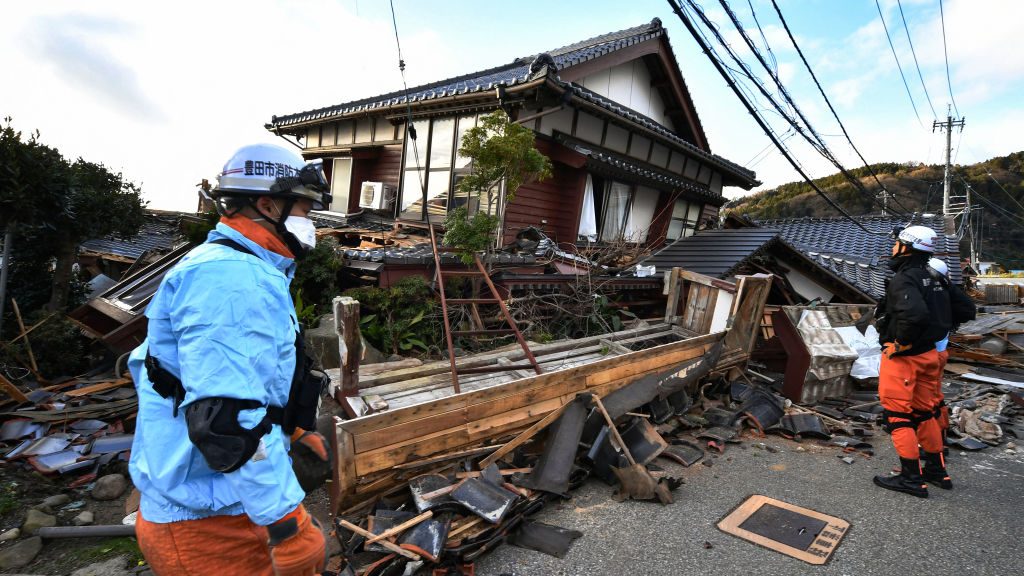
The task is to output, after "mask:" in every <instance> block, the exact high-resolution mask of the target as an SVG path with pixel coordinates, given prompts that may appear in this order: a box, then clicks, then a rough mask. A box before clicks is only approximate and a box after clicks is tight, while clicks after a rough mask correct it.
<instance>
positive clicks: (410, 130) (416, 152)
mask: <svg viewBox="0 0 1024 576" xmlns="http://www.w3.org/2000/svg"><path fill="white" fill-rule="evenodd" d="M388 3H389V4H390V5H391V24H392V26H393V27H394V29H395V45H396V46H397V47H398V71H399V72H400V73H401V74H402V89H403V90H404V91H405V114H406V120H405V126H406V129H405V130H406V133H407V134H408V135H409V138H410V139H411V140H412V141H413V142H412V155H413V160H414V161H415V163H416V176H417V177H418V178H419V182H420V191H421V194H422V198H423V213H424V220H426V217H425V216H426V211H427V183H426V181H425V180H424V179H423V173H424V172H425V170H421V169H420V147H419V145H418V143H417V142H416V127H415V126H413V124H412V100H411V99H410V98H409V84H408V83H407V82H406V80H405V59H404V58H402V41H401V40H399V38H398V19H397V18H396V17H395V0H388ZM407 145H408V144H407ZM402 172H403V176H404V173H405V172H406V171H405V170H402ZM399 203H401V202H399ZM399 208H401V205H399ZM400 212H401V210H399V213H400ZM428 223H429V222H428Z"/></svg>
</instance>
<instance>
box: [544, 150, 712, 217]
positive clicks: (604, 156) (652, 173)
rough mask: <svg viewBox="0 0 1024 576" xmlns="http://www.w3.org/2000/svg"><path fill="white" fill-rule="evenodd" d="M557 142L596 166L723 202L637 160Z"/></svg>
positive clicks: (606, 151) (698, 187)
mask: <svg viewBox="0 0 1024 576" xmlns="http://www.w3.org/2000/svg"><path fill="white" fill-rule="evenodd" d="M559 141H560V142H561V143H562V144H563V145H565V146H566V147H567V148H569V149H570V150H574V151H576V152H578V153H580V154H582V155H584V156H586V157H588V158H590V159H591V160H592V161H594V162H596V163H598V164H603V165H606V166H609V167H611V168H613V169H615V170H619V171H622V172H626V173H628V174H633V175H635V176H639V177H641V178H646V179H648V180H651V181H654V182H661V183H663V184H668V185H669V186H672V187H673V188H681V189H684V190H689V191H691V192H695V193H696V194H698V195H700V196H703V197H705V198H707V199H708V200H709V201H711V202H712V203H716V204H720V203H722V202H724V201H725V199H724V198H722V196H720V195H717V194H714V193H713V192H711V189H710V188H708V187H707V186H703V185H701V184H697V183H695V182H693V181H692V180H687V179H686V178H683V177H682V176H677V175H675V174H672V173H671V172H666V171H660V170H657V171H656V170H651V169H649V168H645V167H643V166H641V165H640V164H639V163H638V162H637V160H634V159H632V158H629V157H626V156H621V155H619V154H615V153H614V152H610V151H608V150H595V148H596V147H595V146H592V145H589V144H585V143H582V142H577V141H573V140H570V139H567V138H560V139H559Z"/></svg>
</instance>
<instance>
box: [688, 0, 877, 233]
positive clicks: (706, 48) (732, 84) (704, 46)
mask: <svg viewBox="0 0 1024 576" xmlns="http://www.w3.org/2000/svg"><path fill="white" fill-rule="evenodd" d="M688 1H689V3H690V6H691V9H693V10H694V11H696V12H698V13H699V10H697V9H696V7H694V5H693V2H692V0H688ZM668 4H669V6H671V7H672V11H673V12H675V14H676V16H678V17H679V19H680V20H682V22H683V25H684V26H686V29H687V30H688V31H689V32H690V35H691V36H693V39H694V40H695V41H696V42H697V44H699V45H700V48H701V50H702V51H703V52H704V53H705V54H707V55H708V59H709V60H711V63H712V64H713V65H714V66H715V69H716V70H717V71H718V73H719V74H720V75H721V76H722V79H724V80H725V82H726V83H727V84H728V85H729V88H731V89H732V91H733V93H735V94H736V97H737V98H739V100H740V103H742V104H743V106H744V108H746V109H747V112H748V113H750V115H751V116H753V117H754V120H755V121H756V122H757V124H758V126H760V127H761V130H763V131H764V133H765V134H766V135H767V136H768V138H769V139H771V141H772V143H773V144H775V147H776V148H778V149H779V152H781V153H782V155H783V156H784V157H785V158H786V160H787V161H789V163H790V165H792V166H793V168H794V169H795V170H796V171H797V172H798V173H799V174H800V176H802V177H803V179H804V180H806V181H807V183H808V184H809V185H810V186H811V188H812V189H814V191H815V192H816V193H817V194H818V195H819V196H821V197H822V198H823V199H824V200H825V202H827V203H828V204H829V206H831V207H832V208H834V209H835V210H836V211H837V212H839V213H840V214H841V215H842V216H843V217H845V218H846V219H847V220H849V221H850V222H852V223H853V224H854V225H856V226H857V227H858V228H860V229H861V230H863V231H864V232H867V233H868V234H873V235H879V236H887V235H888V233H887V232H874V231H872V230H869V229H868V228H867V227H865V226H864V224H862V223H861V222H860V221H859V220H857V219H855V218H854V217H853V216H851V215H850V214H849V213H847V212H846V210H844V209H843V208H842V206H840V205H839V204H837V203H836V202H835V200H833V199H832V198H829V196H828V195H827V194H825V192H824V191H822V190H821V188H819V187H818V185H817V184H815V183H814V181H813V180H811V178H810V177H809V176H808V175H807V174H806V173H805V172H804V171H803V169H802V168H801V167H800V165H799V164H798V163H797V162H796V160H795V159H794V158H793V156H792V155H790V153H789V150H787V149H786V147H785V146H783V145H782V143H781V142H779V140H778V139H777V138H776V137H775V133H774V132H773V131H772V129H771V127H769V126H768V125H767V124H766V123H765V121H764V119H763V118H761V116H760V115H758V113H757V111H756V110H755V109H754V107H753V106H752V105H751V104H750V102H749V101H748V100H747V99H746V98H745V97H744V96H743V93H742V91H740V89H739V88H737V86H736V81H735V79H734V78H733V77H732V76H730V75H729V73H728V72H726V70H725V68H724V67H723V65H722V63H721V62H720V61H719V57H718V55H717V53H716V52H715V50H714V49H713V48H712V47H711V46H710V45H709V44H708V43H707V41H706V40H705V39H704V37H703V35H702V34H701V33H700V32H699V31H698V30H697V28H696V27H695V25H694V23H693V22H692V21H691V20H690V17H689V16H687V15H686V13H685V12H684V10H683V7H682V6H681V5H680V4H679V2H678V0H668Z"/></svg>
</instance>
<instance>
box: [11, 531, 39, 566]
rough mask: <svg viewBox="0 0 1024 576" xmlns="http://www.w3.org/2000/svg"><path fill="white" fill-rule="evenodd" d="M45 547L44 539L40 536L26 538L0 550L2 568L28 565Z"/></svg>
mask: <svg viewBox="0 0 1024 576" xmlns="http://www.w3.org/2000/svg"><path fill="white" fill-rule="evenodd" d="M42 549H43V539H42V538H40V537H39V536H33V537H32V538H26V539H25V540H22V541H21V542H16V543H15V544H12V545H10V546H7V547H6V548H4V549H3V550H0V570H4V571H6V570H9V569H11V568H21V567H23V566H28V565H29V564H30V563H32V561H33V560H35V559H36V556H38V555H39V551H40V550H42Z"/></svg>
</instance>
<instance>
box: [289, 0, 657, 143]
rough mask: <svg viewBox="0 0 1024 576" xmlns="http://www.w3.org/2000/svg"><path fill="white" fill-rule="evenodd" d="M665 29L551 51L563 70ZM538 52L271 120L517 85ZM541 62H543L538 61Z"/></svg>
mask: <svg viewBox="0 0 1024 576" xmlns="http://www.w3.org/2000/svg"><path fill="white" fill-rule="evenodd" d="M664 33H665V29H664V28H663V27H662V26H661V20H659V19H657V18H655V19H654V20H652V21H650V22H649V23H647V24H643V25H641V26H634V27H633V28H627V29H625V30H620V31H618V32H612V33H609V34H603V35H601V36H597V37H594V38H590V39H588V40H584V41H582V42H577V43H575V44H570V45H568V46H563V47H562V48H558V49H556V50H553V51H550V52H548V53H547V54H548V55H550V56H551V58H552V59H553V60H554V64H555V68H556V69H557V70H562V69H565V68H568V67H569V66H574V65H576V64H580V63H581V62H586V61H588V60H593V59H594V58H597V57H599V56H603V55H605V54H608V53H609V52H614V51H616V50H619V49H621V48H625V47H627V46H632V45H633V44H638V43H640V42H644V41H647V40H650V39H652V38H658V37H659V36H661V35H663V34H664ZM538 56H541V55H539V54H538V55H533V56H527V57H525V58H516V59H515V60H513V61H512V62H510V63H508V64H505V65H503V66H498V67H496V68H490V69H487V70H481V71H479V72H474V73H472V74H465V75H463V76H457V77H454V78H448V79H445V80H440V81H438V82H432V83H430V84H425V85H422V86H416V87H413V88H409V90H408V93H407V92H406V91H405V90H400V91H396V92H391V93H388V94H381V95H380V96H373V97H370V98H364V99H362V100H355V101H352V102H344V103H342V104H336V105H334V106H328V107H326V108H318V109H316V110H309V111H306V112H298V113H296V114H287V115H285V116H274V117H273V118H272V120H271V124H272V125H273V126H277V127H282V128H283V127H286V126H290V125H292V124H299V123H302V122H308V121H311V120H321V119H325V118H330V117H333V116H341V115H344V114H351V113H353V112H361V111H367V110H373V109H375V108H383V107H386V106H393V105H395V104H406V103H411V102H419V101H423V100H430V99H433V98H442V97H445V96H455V95H461V94H470V93H474V92H486V91H489V90H493V89H494V88H495V87H496V86H498V85H499V84H503V85H505V86H515V85H516V84H520V83H523V82H526V81H527V80H529V79H530V77H531V76H532V75H533V74H534V73H535V72H536V71H537V70H536V69H534V70H531V67H532V64H533V63H534V62H535V61H537V60H538ZM538 63H540V62H539V61H538Z"/></svg>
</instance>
